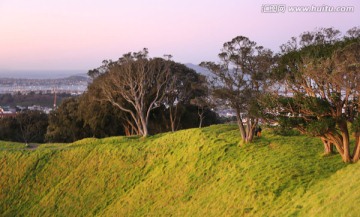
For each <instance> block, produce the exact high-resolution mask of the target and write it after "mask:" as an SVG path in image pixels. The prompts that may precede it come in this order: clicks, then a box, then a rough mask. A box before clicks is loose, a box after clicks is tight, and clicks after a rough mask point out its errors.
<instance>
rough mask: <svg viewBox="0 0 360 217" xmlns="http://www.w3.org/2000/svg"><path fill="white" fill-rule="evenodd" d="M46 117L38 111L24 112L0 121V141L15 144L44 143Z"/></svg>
mask: <svg viewBox="0 0 360 217" xmlns="http://www.w3.org/2000/svg"><path fill="white" fill-rule="evenodd" d="M47 127H48V116H47V115H46V114H45V113H43V112H40V111H24V112H20V113H18V114H17V115H16V116H15V117H5V118H1V119H0V139H1V140H7V141H16V142H24V143H29V142H35V143H42V142H44V141H45V134H46V129H47Z"/></svg>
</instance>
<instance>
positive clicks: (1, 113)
mask: <svg viewBox="0 0 360 217" xmlns="http://www.w3.org/2000/svg"><path fill="white" fill-rule="evenodd" d="M15 116H16V110H15V109H12V108H10V107H0V118H5V117H15Z"/></svg>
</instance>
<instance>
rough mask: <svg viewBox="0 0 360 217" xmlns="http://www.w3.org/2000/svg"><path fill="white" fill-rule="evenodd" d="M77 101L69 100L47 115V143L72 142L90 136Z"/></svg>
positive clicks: (75, 99) (76, 99)
mask: <svg viewBox="0 0 360 217" xmlns="http://www.w3.org/2000/svg"><path fill="white" fill-rule="evenodd" d="M79 105H80V103H79V99H78V98H69V99H66V100H64V101H63V102H62V103H61V105H60V106H59V107H58V108H57V109H56V110H55V111H53V112H51V113H50V115H49V126H48V129H47V133H46V141H48V142H73V141H76V140H79V139H83V138H86V137H90V136H92V133H91V130H90V128H89V126H88V125H85V123H84V120H83V118H82V116H81V111H80V110H79Z"/></svg>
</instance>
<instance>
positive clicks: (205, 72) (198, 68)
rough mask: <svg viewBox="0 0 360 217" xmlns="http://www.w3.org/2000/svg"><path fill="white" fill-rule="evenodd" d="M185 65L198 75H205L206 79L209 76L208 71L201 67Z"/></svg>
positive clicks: (190, 64)
mask: <svg viewBox="0 0 360 217" xmlns="http://www.w3.org/2000/svg"><path fill="white" fill-rule="evenodd" d="M185 65H186V66H187V67H189V68H190V69H193V70H195V71H196V72H197V73H199V74H202V75H205V76H207V77H208V76H210V75H211V72H210V71H209V70H208V69H206V68H204V67H201V66H199V65H195V64H192V63H186V64H185Z"/></svg>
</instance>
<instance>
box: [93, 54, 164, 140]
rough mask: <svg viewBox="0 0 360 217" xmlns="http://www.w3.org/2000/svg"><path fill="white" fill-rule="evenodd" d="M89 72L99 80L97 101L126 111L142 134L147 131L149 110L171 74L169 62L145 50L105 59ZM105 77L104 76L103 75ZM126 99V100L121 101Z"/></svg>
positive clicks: (155, 104) (156, 105)
mask: <svg viewBox="0 0 360 217" xmlns="http://www.w3.org/2000/svg"><path fill="white" fill-rule="evenodd" d="M103 63H104V64H103V65H102V66H101V67H99V68H98V69H95V70H92V71H90V72H89V74H90V75H91V74H92V75H97V76H98V78H96V79H101V78H102V77H104V78H102V80H101V81H102V83H101V84H100V91H101V95H100V97H99V100H101V101H107V102H110V103H111V104H112V105H113V106H115V107H116V108H118V109H120V110H122V111H124V112H127V113H128V114H129V115H130V116H131V119H132V121H133V123H135V126H136V127H137V131H138V133H139V134H140V135H142V136H144V137H145V136H147V135H148V134H149V130H148V122H149V116H150V112H151V110H153V109H154V108H157V107H158V106H160V104H161V101H162V99H163V97H164V95H165V91H164V89H165V87H166V83H167V81H168V79H169V75H170V61H168V60H165V59H162V58H149V57H148V50H147V49H144V50H142V51H140V52H134V53H127V54H124V55H123V56H122V57H121V58H119V60H118V61H104V62H103ZM105 77H106V78H105ZM124 102H125V103H124Z"/></svg>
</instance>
